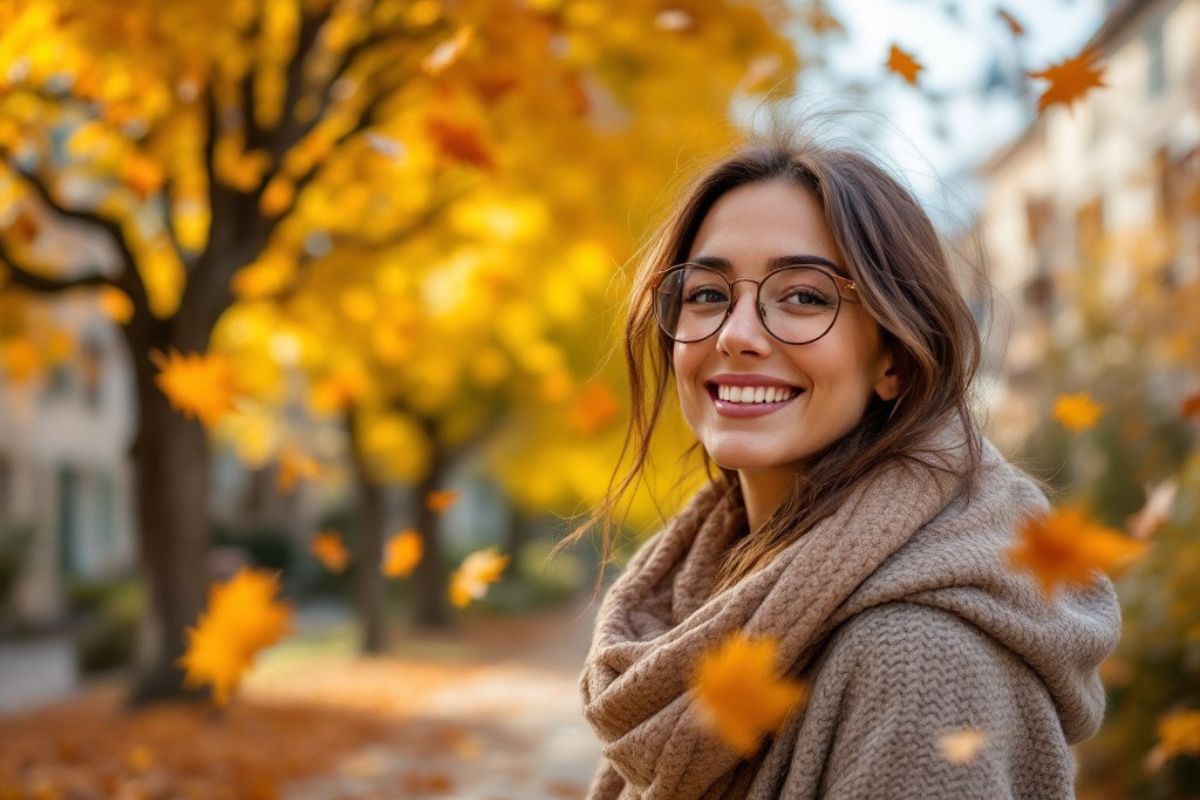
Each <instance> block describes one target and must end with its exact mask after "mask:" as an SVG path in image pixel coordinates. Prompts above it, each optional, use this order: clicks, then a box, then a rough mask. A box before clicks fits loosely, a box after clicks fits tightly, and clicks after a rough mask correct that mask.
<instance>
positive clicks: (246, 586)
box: [176, 568, 292, 705]
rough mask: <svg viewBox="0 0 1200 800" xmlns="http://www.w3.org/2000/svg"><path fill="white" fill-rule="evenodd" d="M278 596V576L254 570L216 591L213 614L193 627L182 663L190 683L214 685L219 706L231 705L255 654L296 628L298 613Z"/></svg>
mask: <svg viewBox="0 0 1200 800" xmlns="http://www.w3.org/2000/svg"><path fill="white" fill-rule="evenodd" d="M278 592H279V579H278V576H277V575H275V574H272V573H270V572H266V571H263V570H257V569H248V568H242V569H240V570H238V572H237V574H236V575H234V576H233V577H232V578H230V579H229V580H228V581H226V582H224V583H220V584H216V585H214V586H213V587H211V589H210V590H209V600H208V610H207V611H205V612H204V613H202V614H201V615H200V619H199V621H198V624H197V625H196V626H195V627H191V628H188V630H187V638H188V644H187V649H186V651H185V652H184V654H183V656H181V657H180V658H179V659H178V660H177V662H176V663H177V664H178V665H179V666H180V667H182V668H183V670H184V684H185V685H186V686H201V685H203V684H206V683H207V684H211V685H212V689H213V698H214V699H215V700H216V702H217V703H218V704H219V705H225V704H226V703H228V702H229V698H230V695H231V694H232V692H233V690H234V689H235V688H236V687H237V684H238V683H239V682H240V681H241V679H242V676H243V675H244V674H245V672H246V670H247V669H249V668H250V665H251V664H252V663H253V660H254V656H255V654H256V653H257V652H258V651H259V650H261V649H262V648H264V647H267V646H269V645H271V644H274V643H275V642H276V641H278V640H279V638H280V637H282V636H283V635H284V634H286V633H288V632H289V630H290V625H291V614H292V611H291V608H290V607H289V606H288V605H287V604H285V603H279V602H276V601H275V599H274V597H275V595H276V594H277V593H278Z"/></svg>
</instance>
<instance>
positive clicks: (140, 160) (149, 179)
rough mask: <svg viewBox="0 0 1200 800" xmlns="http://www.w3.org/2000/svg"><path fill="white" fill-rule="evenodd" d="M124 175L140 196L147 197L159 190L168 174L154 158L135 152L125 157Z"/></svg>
mask: <svg viewBox="0 0 1200 800" xmlns="http://www.w3.org/2000/svg"><path fill="white" fill-rule="evenodd" d="M122 177H123V178H124V179H125V183H126V184H127V185H128V186H129V188H130V189H132V190H133V191H134V193H135V194H137V196H138V197H141V198H142V199H145V198H147V197H150V196H151V195H153V194H154V193H155V192H157V191H158V190H159V188H160V187H161V186H162V184H163V181H164V180H165V179H166V176H165V175H164V173H163V169H162V167H160V166H159V165H158V162H157V161H155V160H154V159H152V158H148V157H146V156H144V155H141V154H140V153H134V154H132V155H130V156H129V157H128V158H127V159H125V164H124V167H123V169H122Z"/></svg>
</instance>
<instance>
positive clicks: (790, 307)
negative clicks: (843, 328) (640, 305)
mask: <svg viewBox="0 0 1200 800" xmlns="http://www.w3.org/2000/svg"><path fill="white" fill-rule="evenodd" d="M742 282H746V283H753V284H755V285H756V286H757V287H758V292H757V295H756V297H755V303H754V306H755V308H756V309H757V310H758V318H759V320H761V321H762V324H763V327H764V328H766V330H767V333H769V334H771V335H772V336H774V337H775V338H776V339H778V340H779V341H781V342H783V343H784V344H808V343H809V342H815V341H816V340H817V339H820V338H821V337H822V336H824V335H825V334H826V333H828V332H829V329H830V328H832V327H833V323H834V322H836V321H837V316H838V312H839V311H840V310H841V307H842V299H843V298H844V299H846V300H847V301H849V302H851V303H857V302H859V300H858V298H857V297H856V292H857V289H856V287H855V285H854V281H851V280H848V279H846V278H843V277H842V276H841V275H835V274H834V273H832V272H830V271H829V270H827V269H825V268H824V267H819V266H815V265H809V264H797V265H792V266H787V267H782V268H780V269H777V270H774V271H772V272H770V273H768V274H767V276H766V277H765V278H763V279H762V280H761V281H756V280H752V279H750V278H739V279H737V280H735V281H732V282H731V281H730V280H728V279H727V278H726V277H725V276H724V275H723V274H721V273H720V272H718V271H717V270H715V269H712V268H710V267H706V266H704V265H702V264H692V263H685V264H679V265H676V266H674V267H671V268H670V269H668V270H666V271H665V272H663V273H662V274H661V275H660V276H659V278H658V281H657V282H656V284H655V287H654V318H655V319H656V320H657V321H658V326H659V327H660V328H662V330H663V333H665V334H666V335H667V336H668V337H670V338H671V339H672V340H673V341H676V342H683V343H691V342H698V341H700V340H701V339H707V338H708V337H709V336H712V335H713V334H714V333H716V332H717V331H719V330H720V329H721V326H722V325H723V324H725V320H727V319H729V315H730V314H731V313H733V300H732V298H733V284H735V283H742Z"/></svg>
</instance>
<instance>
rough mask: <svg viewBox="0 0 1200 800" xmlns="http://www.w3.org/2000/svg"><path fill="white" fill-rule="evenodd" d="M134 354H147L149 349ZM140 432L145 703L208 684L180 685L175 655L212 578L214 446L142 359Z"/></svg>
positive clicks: (141, 689)
mask: <svg viewBox="0 0 1200 800" xmlns="http://www.w3.org/2000/svg"><path fill="white" fill-rule="evenodd" d="M132 355H133V360H134V361H135V362H140V361H142V360H147V361H148V359H147V356H146V350H139V351H134V353H133V354H132ZM136 373H137V383H138V404H139V406H140V413H139V414H138V422H137V434H136V436H135V439H134V443H133V448H132V454H133V462H134V472H135V480H136V486H137V510H138V532H137V539H138V556H139V560H140V562H141V570H142V574H143V575H144V576H146V578H147V579H148V584H149V590H150V596H149V597H148V598H147V599H148V602H147V603H146V605H145V608H144V610H143V619H142V625H141V638H140V641H139V646H138V654H137V659H136V663H135V676H134V684H133V689H132V692H131V693H130V696H129V698H128V699H129V702H130V703H131V704H133V705H141V704H144V703H147V702H150V701H153V700H159V699H165V698H168V697H178V696H183V695H190V696H196V697H199V696H205V695H207V692H205V691H203V690H200V689H196V690H191V691H189V690H186V689H184V687H183V671H182V669H180V667H179V666H178V665H177V664H176V661H177V660H178V659H179V657H180V656H182V655H183V652H184V649H185V646H186V644H187V638H186V634H185V631H186V628H187V627H188V626H189V625H194V624H196V621H197V618H198V617H199V615H200V611H201V609H202V607H203V603H204V589H205V585H206V583H207V580H208V575H207V573H206V567H205V553H206V551H207V545H208V535H209V530H208V515H207V498H208V484H209V475H208V467H209V448H208V437H207V433H206V432H205V430H204V428H203V427H202V426H201V425H200V423H199V422H197V421H195V420H188V419H185V418H184V417H183V416H182V415H181V414H180V413H179V412H178V411H176V410H175V409H173V408H171V407H170V405H169V403H168V402H167V398H166V397H165V396H164V395H163V394H162V392H161V391H159V389H158V387H157V386H155V385H154V383H153V378H152V375H151V374H150V373H151V367H150V366H149V365H148V364H147V365H143V364H141V363H138V365H137V369H136Z"/></svg>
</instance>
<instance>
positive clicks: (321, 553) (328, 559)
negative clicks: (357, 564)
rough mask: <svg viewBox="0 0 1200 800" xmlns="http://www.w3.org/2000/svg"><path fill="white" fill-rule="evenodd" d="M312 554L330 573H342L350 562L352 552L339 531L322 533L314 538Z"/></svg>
mask: <svg viewBox="0 0 1200 800" xmlns="http://www.w3.org/2000/svg"><path fill="white" fill-rule="evenodd" d="M312 554H313V555H314V556H316V557H317V560H318V561H320V562H321V564H322V565H323V566H324V567H325V569H327V570H329V571H330V572H341V571H342V570H344V569H345V568H346V564H347V563H349V561H350V551H348V550H347V549H346V545H345V544H344V543H343V542H342V535H341V534H340V533H338V532H337V531H321V532H320V533H318V534H317V535H316V536H314V537H313V540H312Z"/></svg>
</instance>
